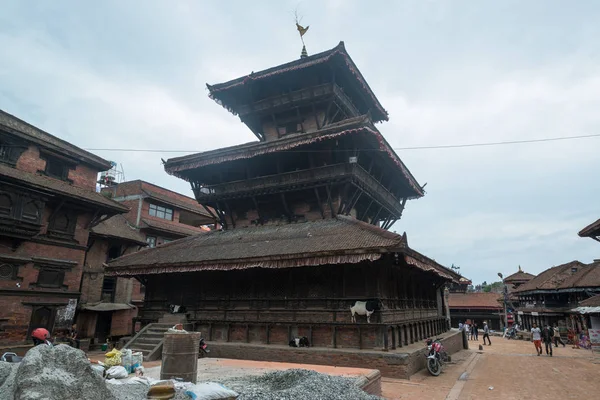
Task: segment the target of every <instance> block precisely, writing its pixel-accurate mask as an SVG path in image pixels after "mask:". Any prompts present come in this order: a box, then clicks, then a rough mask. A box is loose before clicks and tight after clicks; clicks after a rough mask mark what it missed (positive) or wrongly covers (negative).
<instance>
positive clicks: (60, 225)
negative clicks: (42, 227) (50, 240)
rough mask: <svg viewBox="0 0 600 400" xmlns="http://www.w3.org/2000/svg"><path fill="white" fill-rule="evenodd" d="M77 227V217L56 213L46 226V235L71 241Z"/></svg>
mask: <svg viewBox="0 0 600 400" xmlns="http://www.w3.org/2000/svg"><path fill="white" fill-rule="evenodd" d="M76 225H77V217H76V216H75V215H72V214H69V213H66V212H58V214H56V215H55V216H54V218H53V219H52V221H50V224H49V226H48V235H49V236H55V237H57V238H59V239H72V238H73V236H74V235H75V226H76Z"/></svg>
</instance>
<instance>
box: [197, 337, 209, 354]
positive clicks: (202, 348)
mask: <svg viewBox="0 0 600 400" xmlns="http://www.w3.org/2000/svg"><path fill="white" fill-rule="evenodd" d="M208 353H210V350H209V349H208V345H207V344H206V343H204V338H200V354H199V355H200V358H202V357H206V356H207V355H208Z"/></svg>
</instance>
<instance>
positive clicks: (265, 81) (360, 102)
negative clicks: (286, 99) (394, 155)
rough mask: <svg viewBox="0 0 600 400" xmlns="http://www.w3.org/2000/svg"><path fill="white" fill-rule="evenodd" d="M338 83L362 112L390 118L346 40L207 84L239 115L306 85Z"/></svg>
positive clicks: (375, 118) (219, 100)
mask: <svg viewBox="0 0 600 400" xmlns="http://www.w3.org/2000/svg"><path fill="white" fill-rule="evenodd" d="M332 76H333V77H334V79H335V82H336V83H337V84H338V85H339V86H340V87H341V88H342V90H343V91H344V92H345V93H346V95H348V96H349V97H350V98H351V100H352V102H353V103H354V105H355V106H356V107H357V108H358V111H359V113H360V114H367V113H369V114H370V116H371V118H372V120H373V122H380V121H387V120H388V114H387V111H386V110H385V109H384V108H383V106H382V105H381V103H380V102H379V100H377V97H375V94H374V93H373V91H372V90H371V88H370V87H369V85H368V84H367V82H366V80H365V78H364V77H363V76H362V74H361V73H360V71H359V69H358V68H357V67H356V65H355V64H354V61H352V59H351V58H350V55H349V54H348V52H347V51H346V48H345V46H344V42H340V43H339V44H338V45H337V46H336V47H334V48H333V49H331V50H327V51H324V52H322V53H318V54H314V55H312V56H309V57H305V58H300V59H298V60H295V61H292V62H289V63H286V64H282V65H279V66H276V67H272V68H269V69H266V70H263V71H259V72H251V73H250V74H249V75H245V76H242V77H239V78H237V79H234V80H231V81H229V82H225V83H219V84H215V85H209V84H207V87H208V90H209V91H210V97H211V98H212V99H213V100H215V101H216V102H217V103H219V104H221V105H222V106H223V107H225V108H226V109H227V110H229V111H230V112H231V113H233V114H235V115H240V114H241V113H243V110H244V109H245V108H247V106H248V105H249V104H251V103H254V102H257V101H260V100H264V99H267V98H269V97H272V96H276V95H280V94H281V93H282V92H293V91H296V90H299V89H302V88H304V87H308V86H313V85H318V84H323V83H327V82H330V81H331V78H332Z"/></svg>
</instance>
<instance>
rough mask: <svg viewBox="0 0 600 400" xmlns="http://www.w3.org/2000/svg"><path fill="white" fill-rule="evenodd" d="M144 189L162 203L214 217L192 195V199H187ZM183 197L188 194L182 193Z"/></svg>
mask: <svg viewBox="0 0 600 400" xmlns="http://www.w3.org/2000/svg"><path fill="white" fill-rule="evenodd" d="M142 191H143V192H144V193H145V194H146V195H147V196H148V197H150V198H152V199H155V200H158V201H160V202H162V203H165V204H170V205H174V206H176V207H178V208H181V209H183V210H187V211H190V212H193V213H196V214H201V215H203V216H205V217H209V218H213V217H211V216H210V214H209V213H207V212H206V210H205V209H204V207H202V206H201V205H200V204H198V202H197V201H196V200H195V199H192V198H191V197H190V198H189V200H190V201H187V198H186V199H179V198H173V197H169V196H165V195H163V194H160V193H158V192H155V191H153V190H148V189H142ZM181 197H187V196H183V195H181Z"/></svg>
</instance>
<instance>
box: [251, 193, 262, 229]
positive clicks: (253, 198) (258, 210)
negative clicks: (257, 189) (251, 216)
mask: <svg viewBox="0 0 600 400" xmlns="http://www.w3.org/2000/svg"><path fill="white" fill-rule="evenodd" d="M252 202H253V203H254V208H256V213H257V214H258V220H259V222H260V223H261V224H262V223H263V218H262V216H261V215H260V209H259V208H258V202H257V201H256V196H252Z"/></svg>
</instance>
